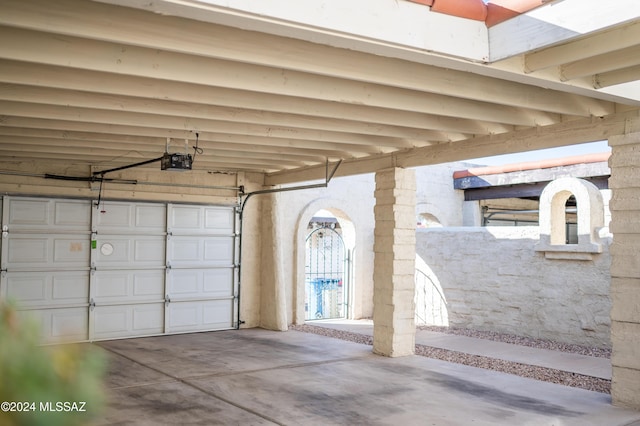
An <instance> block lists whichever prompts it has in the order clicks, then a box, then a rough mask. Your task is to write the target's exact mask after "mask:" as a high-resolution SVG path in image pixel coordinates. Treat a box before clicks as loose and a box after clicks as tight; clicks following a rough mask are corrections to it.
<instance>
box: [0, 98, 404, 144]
mask: <svg viewBox="0 0 640 426" xmlns="http://www.w3.org/2000/svg"><path fill="white" fill-rule="evenodd" d="M0 110H1V111H3V113H4V114H6V115H10V116H19V117H32V118H46V119H49V120H71V121H82V122H87V123H101V124H117V125H123V126H136V125H138V126H142V127H155V128H159V129H176V130H177V129H187V130H190V131H192V132H196V131H201V132H205V131H207V132H216V133H228V134H238V135H250V136H261V137H265V138H272V137H273V138H288V139H297V140H305V141H308V146H309V147H310V148H321V147H322V146H323V145H324V143H325V142H331V143H335V144H345V146H347V145H365V146H368V147H370V146H376V147H392V148H410V147H413V146H414V142H413V141H410V140H405V139H402V138H389V137H381V136H371V135H360V134H355V133H345V132H331V131H324V130H314V129H297V128H289V127H276V126H267V125H256V124H250V123H232V122H225V121H219V120H208V119H198V118H191V117H189V116H171V115H161V114H145V113H138V112H126V111H115V110H114V111H109V110H101V109H93V108H78V107H64V106H56V105H46V104H32V103H25V102H15V101H0Z"/></svg>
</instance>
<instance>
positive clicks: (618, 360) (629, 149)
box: [609, 133, 640, 410]
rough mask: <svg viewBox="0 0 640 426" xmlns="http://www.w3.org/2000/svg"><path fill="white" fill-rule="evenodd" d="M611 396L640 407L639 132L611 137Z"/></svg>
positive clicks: (636, 407)
mask: <svg viewBox="0 0 640 426" xmlns="http://www.w3.org/2000/svg"><path fill="white" fill-rule="evenodd" d="M609 145H610V146H611V148H612V155H611V157H610V159H609V166H610V167H611V178H610V179H609V187H610V188H611V191H612V199H611V202H610V209H611V224H610V226H609V228H610V230H611V232H612V233H613V244H612V245H611V302H612V308H611V344H612V347H613V354H612V357H611V364H612V367H613V374H612V376H613V377H612V382H611V396H612V399H613V403H614V404H615V405H620V406H624V407H630V408H633V409H636V410H640V185H639V184H638V177H639V176H640V133H632V134H628V135H621V136H615V137H611V138H610V139H609Z"/></svg>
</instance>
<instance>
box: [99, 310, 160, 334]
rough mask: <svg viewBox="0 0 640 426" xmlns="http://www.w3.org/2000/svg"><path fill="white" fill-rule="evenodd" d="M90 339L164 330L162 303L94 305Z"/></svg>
mask: <svg viewBox="0 0 640 426" xmlns="http://www.w3.org/2000/svg"><path fill="white" fill-rule="evenodd" d="M92 315H93V317H94V318H93V322H94V324H95V325H94V327H93V335H92V339H95V340H102V339H114V338H118V337H136V336H148V335H152V334H161V333H163V331H164V303H149V304H140V305H118V306H96V307H95V309H94V310H93V312H92Z"/></svg>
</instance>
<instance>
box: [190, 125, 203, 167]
mask: <svg viewBox="0 0 640 426" xmlns="http://www.w3.org/2000/svg"><path fill="white" fill-rule="evenodd" d="M199 137H200V134H199V133H198V132H196V144H195V146H192V148H193V158H192V160H191V161H192V162H195V161H196V155H197V154H202V153H203V152H204V150H203V149H202V148H198V138H199Z"/></svg>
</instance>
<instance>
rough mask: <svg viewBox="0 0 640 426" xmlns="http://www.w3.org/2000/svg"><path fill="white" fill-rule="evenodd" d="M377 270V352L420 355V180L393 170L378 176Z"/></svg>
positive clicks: (375, 323) (374, 345)
mask: <svg viewBox="0 0 640 426" xmlns="http://www.w3.org/2000/svg"><path fill="white" fill-rule="evenodd" d="M375 198H376V205H375V207H374V213H375V221H376V224H375V233H374V255H375V261H374V267H373V283H374V286H373V352H374V353H377V354H380V355H385V356H390V357H397V356H405V355H412V354H413V353H414V352H415V333H416V329H415V302H414V293H415V281H414V274H415V253H416V217H415V209H416V176H415V171H414V170H407V169H400V168H393V169H387V170H383V171H380V172H378V173H376V190H375Z"/></svg>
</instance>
